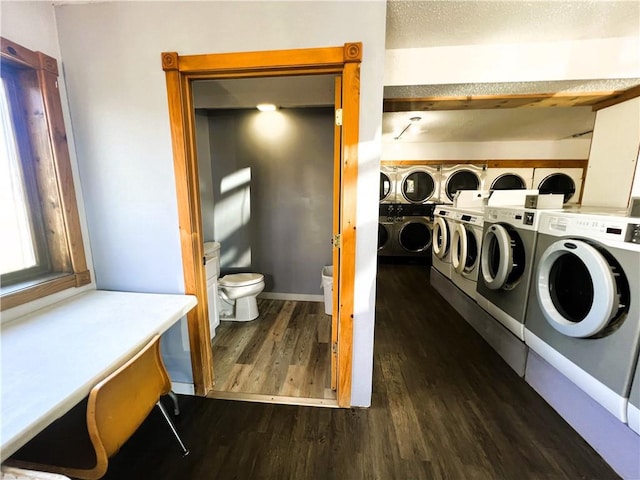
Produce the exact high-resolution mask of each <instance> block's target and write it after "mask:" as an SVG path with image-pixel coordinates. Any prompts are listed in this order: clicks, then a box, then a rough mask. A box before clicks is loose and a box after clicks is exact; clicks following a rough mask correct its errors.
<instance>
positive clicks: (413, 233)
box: [398, 222, 431, 253]
mask: <svg viewBox="0 0 640 480" xmlns="http://www.w3.org/2000/svg"><path fill="white" fill-rule="evenodd" d="M398 242H399V243H400V245H401V246H402V248H404V249H405V250H407V251H409V252H414V253H417V252H423V251H425V250H426V249H427V248H429V247H430V246H431V229H430V228H429V227H428V226H427V225H425V224H424V223H418V222H410V223H407V224H406V225H405V226H404V227H402V229H401V230H400V232H399V233H398Z"/></svg>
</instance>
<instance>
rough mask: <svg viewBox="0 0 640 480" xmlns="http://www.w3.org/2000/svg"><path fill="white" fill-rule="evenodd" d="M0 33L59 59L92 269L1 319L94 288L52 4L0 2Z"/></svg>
mask: <svg viewBox="0 0 640 480" xmlns="http://www.w3.org/2000/svg"><path fill="white" fill-rule="evenodd" d="M0 22H1V23H0V33H1V34H2V36H3V37H4V38H7V39H9V40H12V41H14V42H16V43H18V44H20V45H22V46H24V47H26V48H28V49H30V50H34V51H37V52H42V53H44V54H46V55H49V56H50V57H53V58H55V59H56V60H58V70H59V77H58V80H59V82H58V84H59V86H60V100H61V102H62V113H63V117H64V123H65V129H66V133H67V140H68V144H69V156H70V159H71V170H72V174H73V182H74V185H75V188H76V200H77V203H78V213H79V215H80V227H81V229H82V237H83V241H84V247H85V254H86V258H87V265H88V267H89V270H91V273H92V275H91V276H92V283H91V284H89V285H86V286H84V287H81V288H72V289H69V290H64V291H63V292H60V293H57V294H54V295H50V296H48V297H44V298H42V299H40V300H37V301H35V302H31V303H30V304H26V305H21V306H19V307H16V308H13V309H10V310H5V311H4V312H2V318H3V320H8V319H10V318H14V317H16V316H19V315H23V314H25V313H27V312H30V311H32V310H35V309H38V308H42V307H43V306H45V305H49V304H51V303H53V302H55V301H59V300H61V299H63V298H67V297H69V296H70V295H75V294H77V293H79V292H80V291H84V290H88V289H93V288H95V281H94V278H95V275H94V271H93V263H92V258H91V246H90V244H89V237H88V235H87V224H86V217H85V210H84V203H83V200H82V195H81V192H82V185H81V183H80V178H79V176H78V165H77V157H76V150H75V146H74V136H73V131H72V129H71V121H70V117H69V107H68V101H67V93H66V89H65V82H64V76H63V69H62V62H61V61H60V58H61V56H60V47H59V45H58V32H57V29H56V21H55V14H54V10H53V7H52V6H51V4H49V3H47V2H5V1H3V2H2V3H1V4H0Z"/></svg>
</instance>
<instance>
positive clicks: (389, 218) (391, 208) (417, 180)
mask: <svg viewBox="0 0 640 480" xmlns="http://www.w3.org/2000/svg"><path fill="white" fill-rule="evenodd" d="M439 188H440V167H439V166H426V165H416V166H400V167H397V166H386V165H383V166H382V167H381V172H380V206H379V210H380V212H379V218H378V256H380V257H385V256H392V257H399V256H401V257H422V258H426V259H429V258H430V257H431V238H432V227H433V212H434V208H435V205H436V202H437V200H438V195H439Z"/></svg>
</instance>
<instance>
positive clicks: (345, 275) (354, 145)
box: [337, 63, 360, 407]
mask: <svg viewBox="0 0 640 480" xmlns="http://www.w3.org/2000/svg"><path fill="white" fill-rule="evenodd" d="M342 82H343V85H342V110H343V115H342V202H341V210H342V215H341V219H340V221H341V229H340V231H341V248H340V312H339V313H340V320H339V322H340V325H339V327H338V391H337V400H338V405H339V406H341V407H349V406H351V386H352V360H353V358H352V357H353V319H354V290H355V273H356V265H355V262H356V208H357V186H358V145H359V140H360V137H359V135H360V63H346V64H345V66H344V74H343V77H342Z"/></svg>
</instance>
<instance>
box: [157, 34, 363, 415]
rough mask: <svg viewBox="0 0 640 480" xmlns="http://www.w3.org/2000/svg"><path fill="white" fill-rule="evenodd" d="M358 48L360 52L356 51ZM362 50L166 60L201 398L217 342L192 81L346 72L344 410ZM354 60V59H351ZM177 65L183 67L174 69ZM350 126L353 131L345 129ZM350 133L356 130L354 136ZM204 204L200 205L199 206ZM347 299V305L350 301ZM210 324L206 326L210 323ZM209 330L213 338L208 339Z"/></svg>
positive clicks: (168, 55)
mask: <svg viewBox="0 0 640 480" xmlns="http://www.w3.org/2000/svg"><path fill="white" fill-rule="evenodd" d="M354 45H355V46H356V47H357V48H355V47H354ZM361 55H362V45H361V44H359V43H355V44H347V45H345V46H342V47H329V48H315V49H299V50H282V51H266V52H241V53H226V54H209V55H191V56H179V55H177V54H175V53H172V52H165V53H163V54H162V57H161V58H162V66H163V69H164V71H165V75H166V83H167V98H168V103H169V119H170V127H171V137H172V144H173V156H174V166H175V174H176V192H177V197H178V216H179V223H180V225H179V228H180V241H181V245H182V260H183V268H184V278H185V289H186V293H190V294H195V295H196V296H197V297H198V300H199V303H198V306H197V307H196V308H195V309H193V310H192V311H191V312H190V313H189V315H188V316H187V318H188V321H189V339H190V343H191V348H192V366H193V375H194V383H195V386H196V393H197V394H199V395H204V394H206V392H207V391H209V390H210V389H211V387H212V385H213V362H212V358H211V344H210V342H209V340H208V322H207V312H206V281H205V279H204V273H203V268H202V265H201V261H202V233H201V231H200V205H199V201H200V200H199V197H198V178H197V172H198V170H197V159H196V156H195V146H194V145H195V143H194V142H195V133H194V128H193V121H194V120H193V112H192V111H191V110H190V109H191V104H190V102H191V99H190V97H191V95H190V86H189V85H190V84H189V82H190V81H191V80H193V79H196V78H197V79H205V78H242V77H263V76H275V75H290V74H295V73H298V74H324V73H329V72H333V73H339V72H341V71H344V74H343V75H344V76H343V90H342V91H343V101H344V102H345V105H344V106H343V112H344V114H343V119H344V120H343V125H344V126H343V152H342V153H343V171H342V181H343V186H342V189H343V190H342V201H343V202H344V203H343V205H344V206H343V210H342V219H341V222H342V224H341V234H342V239H341V250H342V251H341V258H342V260H341V261H342V271H341V273H340V279H339V283H340V286H341V287H340V296H341V298H343V297H344V299H342V300H341V302H340V309H341V313H340V319H339V327H338V330H339V332H340V333H339V335H338V350H339V354H338V375H339V378H338V391H337V396H338V399H339V404H340V406H344V407H347V406H350V402H351V375H352V373H351V369H352V348H353V346H352V343H353V293H354V292H353V290H354V285H355V238H356V237H355V211H356V186H357V168H358V167H357V160H358V157H357V149H358V133H359V101H360V100H359V99H360V96H359V95H360V92H359V88H360V78H359V75H360V63H359V61H358V59H359V58H360V56H361ZM345 56H347V57H348V61H347V60H345V58H344V57H345ZM176 62H177V65H178V67H177V69H176V67H175V64H176ZM345 126H346V127H347V128H345ZM346 132H349V134H348V136H344V135H346ZM196 204H197V205H196ZM345 299H346V300H345ZM204 324H206V325H204ZM205 332H206V333H207V335H206V338H205V335H204V334H205Z"/></svg>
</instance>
